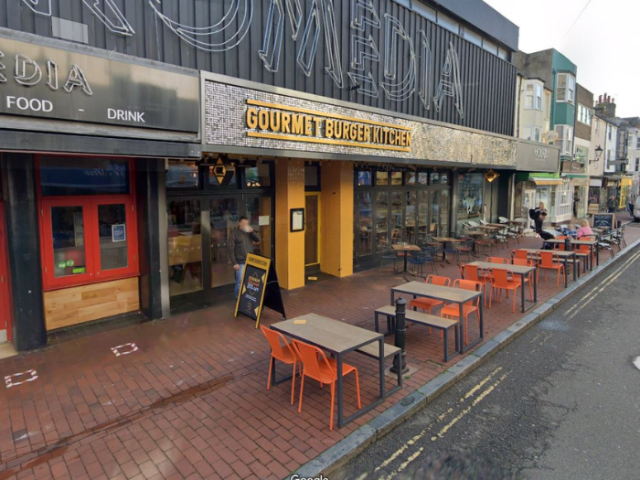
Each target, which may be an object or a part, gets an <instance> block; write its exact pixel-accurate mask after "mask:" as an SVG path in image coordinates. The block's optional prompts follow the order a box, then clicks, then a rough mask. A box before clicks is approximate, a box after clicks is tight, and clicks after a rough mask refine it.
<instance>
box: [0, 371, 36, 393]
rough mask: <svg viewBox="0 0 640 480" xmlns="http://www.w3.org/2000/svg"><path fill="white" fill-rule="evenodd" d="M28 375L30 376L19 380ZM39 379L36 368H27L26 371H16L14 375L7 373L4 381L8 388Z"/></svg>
mask: <svg viewBox="0 0 640 480" xmlns="http://www.w3.org/2000/svg"><path fill="white" fill-rule="evenodd" d="M25 375H28V378H25V379H24V380H21V381H20V380H18V379H21V378H23V376H25ZM37 379H38V372H36V370H35V369H33V368H32V369H30V370H27V371H26V372H20V373H14V374H13V375H7V376H6V377H4V383H5V385H6V386H7V388H11V387H17V386H18V385H22V384H23V383H27V382H33V381H34V380H37Z"/></svg>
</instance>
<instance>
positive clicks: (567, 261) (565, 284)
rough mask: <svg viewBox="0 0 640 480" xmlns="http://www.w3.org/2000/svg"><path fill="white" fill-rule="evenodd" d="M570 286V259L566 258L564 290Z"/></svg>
mask: <svg viewBox="0 0 640 480" xmlns="http://www.w3.org/2000/svg"><path fill="white" fill-rule="evenodd" d="M568 286H569V258H568V257H564V288H567V287H568Z"/></svg>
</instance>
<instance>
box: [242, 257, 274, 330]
mask: <svg viewBox="0 0 640 480" xmlns="http://www.w3.org/2000/svg"><path fill="white" fill-rule="evenodd" d="M264 307H267V308H270V309H271V310H274V311H276V312H278V313H281V314H282V317H283V318H285V319H286V314H285V311H284V303H283V302H282V293H281V292H280V284H279V283H278V276H277V274H276V270H275V267H274V265H273V262H272V261H271V259H269V258H266V257H261V256H259V255H254V254H251V253H250V254H249V255H247V261H246V263H245V267H244V274H243V275H242V283H241V284H240V294H239V295H238V300H237V302H236V312H235V316H236V317H237V316H238V314H239V313H241V314H243V315H246V316H247V317H249V318H251V319H253V320H255V321H256V328H258V327H259V326H260V318H261V316H262V309H263V308H264Z"/></svg>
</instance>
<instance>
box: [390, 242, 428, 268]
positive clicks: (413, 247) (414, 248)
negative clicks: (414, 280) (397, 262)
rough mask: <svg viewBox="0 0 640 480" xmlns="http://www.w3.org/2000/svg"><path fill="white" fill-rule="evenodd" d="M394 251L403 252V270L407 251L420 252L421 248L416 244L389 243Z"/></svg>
mask: <svg viewBox="0 0 640 480" xmlns="http://www.w3.org/2000/svg"><path fill="white" fill-rule="evenodd" d="M391 248H393V251H394V252H404V270H403V272H406V271H407V252H421V251H422V249H421V248H420V247H419V246H418V245H398V244H396V245H391Z"/></svg>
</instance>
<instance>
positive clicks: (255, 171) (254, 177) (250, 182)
mask: <svg viewBox="0 0 640 480" xmlns="http://www.w3.org/2000/svg"><path fill="white" fill-rule="evenodd" d="M244 171H245V177H246V180H245V181H246V185H247V188H267V187H270V186H271V165H270V164H268V163H260V164H258V165H256V166H255V167H247V168H245V169H244Z"/></svg>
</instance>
